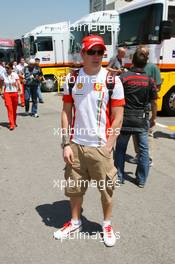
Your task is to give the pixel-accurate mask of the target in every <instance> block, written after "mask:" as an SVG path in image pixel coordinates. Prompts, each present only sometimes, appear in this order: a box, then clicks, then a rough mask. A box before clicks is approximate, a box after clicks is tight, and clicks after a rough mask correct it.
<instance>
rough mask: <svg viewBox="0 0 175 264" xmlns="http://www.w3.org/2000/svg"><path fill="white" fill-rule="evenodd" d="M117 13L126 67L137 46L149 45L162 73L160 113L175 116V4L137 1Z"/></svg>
mask: <svg viewBox="0 0 175 264" xmlns="http://www.w3.org/2000/svg"><path fill="white" fill-rule="evenodd" d="M118 12H119V16H120V33H119V40H118V42H119V46H122V45H127V46H128V53H127V58H126V66H130V65H131V58H132V54H133V53H134V51H135V49H136V46H137V45H140V44H143V45H146V46H147V47H148V48H149V60H150V62H152V63H155V64H157V65H158V67H159V68H160V71H161V78H162V86H161V91H160V92H159V95H158V96H159V99H158V111H161V110H164V111H165V112H166V114H168V115H175V108H174V100H175V0H134V1H133V2H131V3H130V4H128V5H127V6H125V7H123V8H121V9H119V10H118Z"/></svg>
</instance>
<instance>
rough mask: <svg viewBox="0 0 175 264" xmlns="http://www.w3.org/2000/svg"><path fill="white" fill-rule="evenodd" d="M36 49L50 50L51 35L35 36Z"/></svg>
mask: <svg viewBox="0 0 175 264" xmlns="http://www.w3.org/2000/svg"><path fill="white" fill-rule="evenodd" d="M37 46H38V51H52V50H53V44H52V37H38V38H37Z"/></svg>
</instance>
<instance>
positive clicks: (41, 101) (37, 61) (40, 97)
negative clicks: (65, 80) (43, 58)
mask: <svg viewBox="0 0 175 264" xmlns="http://www.w3.org/2000/svg"><path fill="white" fill-rule="evenodd" d="M35 63H36V67H38V71H40V77H41V78H40V81H39V84H38V88H37V98H38V100H39V103H40V104H43V103H44V100H43V97H42V93H41V80H42V79H43V73H42V70H41V68H40V66H39V64H40V59H39V58H35Z"/></svg>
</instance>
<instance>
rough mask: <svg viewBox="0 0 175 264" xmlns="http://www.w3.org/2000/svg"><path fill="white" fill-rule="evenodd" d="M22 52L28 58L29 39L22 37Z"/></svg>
mask: <svg viewBox="0 0 175 264" xmlns="http://www.w3.org/2000/svg"><path fill="white" fill-rule="evenodd" d="M22 46H23V53H24V57H25V58H26V59H28V58H30V39H29V38H28V37H27V38H22Z"/></svg>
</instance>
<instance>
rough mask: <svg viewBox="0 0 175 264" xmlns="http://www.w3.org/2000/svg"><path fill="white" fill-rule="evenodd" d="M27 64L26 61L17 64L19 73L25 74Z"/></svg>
mask: <svg viewBox="0 0 175 264" xmlns="http://www.w3.org/2000/svg"><path fill="white" fill-rule="evenodd" d="M26 66H27V63H24V65H23V64H21V63H19V64H18V65H17V66H16V70H17V73H18V74H19V73H23V74H24V68H25V67H26Z"/></svg>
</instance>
